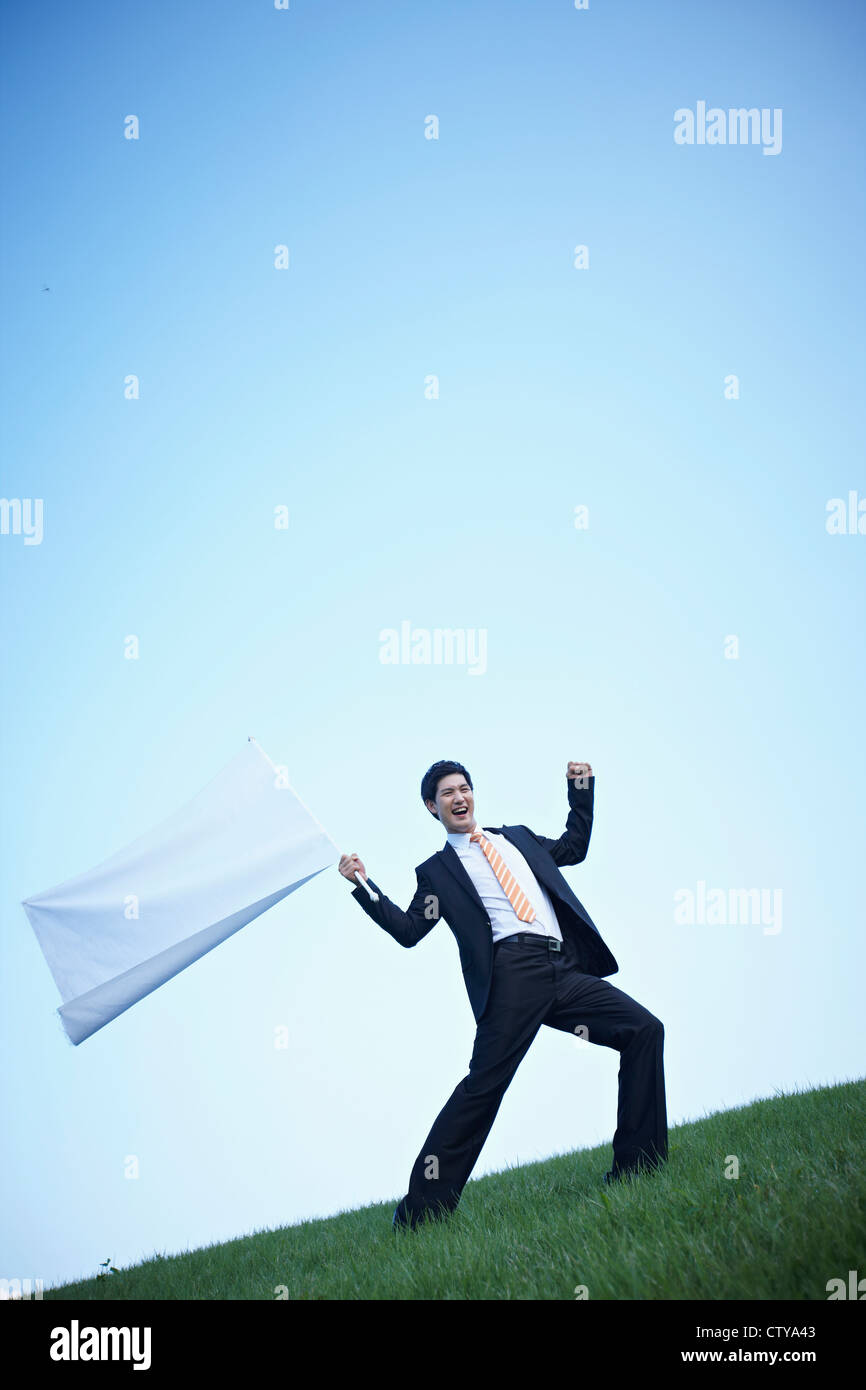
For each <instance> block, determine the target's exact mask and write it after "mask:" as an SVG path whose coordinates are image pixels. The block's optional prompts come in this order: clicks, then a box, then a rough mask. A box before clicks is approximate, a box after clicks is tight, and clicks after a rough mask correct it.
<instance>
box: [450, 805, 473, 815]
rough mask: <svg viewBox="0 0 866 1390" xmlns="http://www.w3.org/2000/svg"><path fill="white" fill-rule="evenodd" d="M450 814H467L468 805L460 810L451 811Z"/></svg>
mask: <svg viewBox="0 0 866 1390" xmlns="http://www.w3.org/2000/svg"><path fill="white" fill-rule="evenodd" d="M451 814H452V815H454V816H467V815H468V814H469V807H468V806H464V807H463V808H462V810H460V811H452V813H451Z"/></svg>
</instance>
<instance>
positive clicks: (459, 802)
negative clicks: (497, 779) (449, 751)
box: [427, 772, 475, 835]
mask: <svg viewBox="0 0 866 1390" xmlns="http://www.w3.org/2000/svg"><path fill="white" fill-rule="evenodd" d="M427 810H428V811H430V812H431V813H432V812H433V811H434V810H435V811H437V812H438V814H439V819H440V820H441V822H442V825H443V827H444V829H445V831H446V832H448V833H450V832H451V831H454V832H456V833H457V834H458V835H468V834H469V832H470V830H474V828H475V815H474V812H475V801H474V799H473V796H472V788H471V787H470V785H469V783H468V782H467V781H466V778H465V777H464V776H463V774H462V772H449V773H448V776H447V777H443V778H442V779H441V780H440V782H439V785H438V787H437V788H436V801H435V802H433V801H428V802H427Z"/></svg>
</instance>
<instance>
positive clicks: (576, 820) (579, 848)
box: [374, 776, 595, 906]
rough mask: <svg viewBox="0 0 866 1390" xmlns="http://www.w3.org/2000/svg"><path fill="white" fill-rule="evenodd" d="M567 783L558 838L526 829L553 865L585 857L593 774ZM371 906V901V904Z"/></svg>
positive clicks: (577, 860) (589, 827)
mask: <svg viewBox="0 0 866 1390" xmlns="http://www.w3.org/2000/svg"><path fill="white" fill-rule="evenodd" d="M566 781H567V783H568V816H567V818H566V822H565V833H564V834H562V835H560V837H559V839H558V840H551V839H548V837H547V836H546V835H536V834H535V831H534V830H529V826H527V827H526V829H527V830H529V833H530V835H532V837H533V839H536V840H537V841H538V843H539V844H540V845H544V848H545V849H547V850H549V851H550V853H551V855H552V857H553V862H554V864H580V863H581V862H582V861H583V860H584V859H585V858H586V852H587V850H588V849H589V837H590V835H591V834H592V807H593V800H594V798H595V777H594V776H593V777H588V778H587V779H586V781H587V785H586V786H585V787H579V786H578V785H577V782H575V781H574V780H573V779H572V778H571V777H567V778H566ZM374 906H375V904H374Z"/></svg>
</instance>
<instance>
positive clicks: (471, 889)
mask: <svg viewBox="0 0 866 1390" xmlns="http://www.w3.org/2000/svg"><path fill="white" fill-rule="evenodd" d="M481 829H482V830H489V831H491V833H492V834H494V835H504V836H505V838H506V840H509V841H510V842H511V844H513V845H514V846H515V848H516V849H519V850H520V852H521V854H522V853H523V850H522V848H521V846H520V845H519V844H517V842H516V840H515V839H514V836H513V835H509V833H508V829H507V827H506V826H504V825H482V827H481ZM525 857H526V856H525V855H524V858H525ZM439 858H440V859H441V861H442V863H443V864H444V865H445V867H446V869H448V871H449V873H451V874H452V876H453V877H454V878H455V879H456V880H457V882H458V883H459V885H460V887H461V888H462V889H463V890H464V892H466V893H468V894H469V896H470V898H471V899H472V901H473V903H474V904H475V905H476V907H478V908H480V909H481V912H482V914H483V915H484V916H485V917H486V916H487V909H486V907H485V906H484V904H483V902H482V901H481V898H480V897H479V895H478V889H477V888H476V887H475V884H474V883H473V882H472V879H471V878H470V877H469V874H468V873H467V872H466V869H465V868H464V867H463V860H462V859H461V858H460V855H459V854H458V853H457V851H456V849H455V848H454V846H453V845H452V843H451V841H450V840H448V841H446V843H445V848H444V849H440V851H439ZM533 872H534V870H533Z"/></svg>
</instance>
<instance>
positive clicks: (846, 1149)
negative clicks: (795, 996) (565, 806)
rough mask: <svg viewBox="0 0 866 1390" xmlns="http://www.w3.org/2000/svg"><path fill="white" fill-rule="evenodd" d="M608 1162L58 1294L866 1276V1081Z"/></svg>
mask: <svg viewBox="0 0 866 1390" xmlns="http://www.w3.org/2000/svg"><path fill="white" fill-rule="evenodd" d="M729 1155H735V1156H736V1157H737V1159H738V1160H739V1177H738V1178H736V1179H735V1178H726V1177H725V1171H726V1167H727V1168H728V1169H730V1167H731V1165H730V1163H729V1162H728V1156H729ZM609 1161H610V1146H609V1145H604V1146H601V1147H599V1148H595V1149H584V1150H581V1151H579V1152H575V1153H570V1154H564V1155H558V1156H557V1157H554V1158H550V1159H547V1160H545V1161H543V1162H538V1163H532V1164H529V1165H527V1166H526V1167H519V1168H512V1169H508V1170H507V1171H505V1172H503V1173H494V1174H491V1175H489V1176H487V1177H483V1178H480V1179H478V1180H477V1181H470V1182H469V1183H468V1185H467V1186H466V1188H465V1190H464V1193H463V1196H462V1199H461V1202H460V1205H459V1207H458V1209H457V1211H456V1212H455V1213H454V1215H453V1216H452V1217H451V1218H450V1220H448V1221H446V1222H444V1223H439V1222H437V1223H434V1224H431V1225H426V1226H424V1227H423V1228H421V1229H419V1230H417V1231H414V1232H411V1231H399V1232H395V1231H393V1230H392V1228H391V1215H392V1212H393V1209H394V1206H395V1203H396V1200H397V1197H398V1196H400V1195H402V1194H395V1197H394V1200H393V1201H391V1202H388V1203H384V1204H378V1205H376V1206H371V1207H364V1208H362V1209H360V1210H358V1211H349V1212H343V1213H341V1214H339V1215H337V1216H333V1217H330V1218H329V1219H327V1220H324V1221H306V1222H303V1223H301V1224H300V1225H297V1226H287V1227H283V1228H281V1229H277V1230H265V1231H259V1232H255V1233H254V1234H252V1235H247V1236H243V1237H241V1238H239V1239H237V1240H232V1241H228V1242H227V1243H226V1244H223V1245H210V1246H206V1247H205V1248H203V1249H201V1250H193V1251H189V1252H187V1253H185V1254H181V1255H171V1256H165V1255H156V1256H154V1258H152V1259H150V1260H146V1261H145V1262H144V1263H142V1264H140V1265H134V1266H131V1267H130V1268H128V1269H124V1270H120V1271H119V1272H118V1273H114V1274H108V1275H107V1276H105V1277H102V1278H94V1279H90V1280H87V1281H84V1282H81V1283H73V1284H64V1285H61V1286H59V1287H57V1288H54V1289H50V1290H49V1289H46V1290H45V1293H44V1297H45V1299H52V1298H53V1299H125V1298H136V1299H137V1298H143V1299H268V1300H272V1299H275V1298H279V1297H286V1296H287V1297H288V1298H290V1299H355V1298H358V1299H501V1298H506V1299H573V1298H574V1297H575V1296H576V1294H575V1289H576V1287H577V1286H579V1285H580V1286H585V1289H586V1296H588V1297H589V1298H591V1299H780V1298H781V1299H786V1298H793V1299H817V1300H826V1298H827V1292H826V1285H827V1281H828V1279H831V1278H835V1277H842V1278H847V1274H848V1271H849V1270H851V1269H857V1270H859V1271H860V1274H861V1276H864V1275H866V1081H862V1080H861V1081H851V1082H845V1083H842V1084H840V1085H835V1086H828V1087H822V1088H820V1089H818V1090H812V1091H797V1092H794V1093H793V1094H779V1095H777V1096H776V1097H774V1098H773V1099H771V1100H761V1101H756V1102H754V1103H752V1104H750V1105H745V1106H742V1107H740V1108H738V1109H735V1110H726V1111H721V1112H718V1113H716V1114H713V1115H709V1116H708V1117H706V1118H705V1119H702V1120H698V1121H695V1122H693V1123H690V1124H682V1125H678V1126H676V1127H675V1128H672V1129H671V1131H670V1150H669V1161H668V1163H667V1165H666V1166H665V1167H664V1168H663V1169H662V1171H660V1172H659V1173H656V1174H651V1175H640V1176H638V1177H635V1178H630V1179H627V1180H625V1181H624V1182H622V1183H620V1184H619V1185H618V1186H614V1187H612V1188H605V1187H603V1186H602V1184H601V1175H602V1173H603V1172H604V1170H605V1168H607V1167H608V1166H609ZM285 1291H287V1293H286V1292H285Z"/></svg>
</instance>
